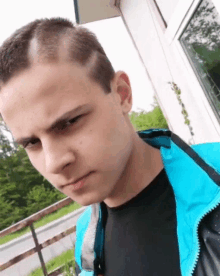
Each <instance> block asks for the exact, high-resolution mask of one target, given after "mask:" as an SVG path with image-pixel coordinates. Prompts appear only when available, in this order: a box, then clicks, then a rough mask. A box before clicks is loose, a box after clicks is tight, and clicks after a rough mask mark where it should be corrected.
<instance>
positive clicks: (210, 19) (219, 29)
mask: <svg viewBox="0 0 220 276" xmlns="http://www.w3.org/2000/svg"><path fill="white" fill-rule="evenodd" d="M180 43H181V45H182V47H183V49H184V51H185V53H186V55H187V57H188V59H189V61H190V63H191V64H192V67H193V69H194V71H195V73H196V75H197V77H198V79H199V81H200V83H201V85H202V88H203V90H204V92H205V95H206V97H207V99H208V101H209V103H210V105H211V107H212V109H213V111H214V113H215V114H216V116H217V119H218V120H219V123H220V15H219V13H218V12H217V10H216V8H215V6H214V4H213V3H212V1H210V0H203V1H201V3H200V5H199V6H198V8H197V9H196V11H195V13H194V15H193V16H192V18H191V19H190V21H189V24H188V25H187V27H186V29H185V30H184V31H183V34H182V35H181V37H180Z"/></svg>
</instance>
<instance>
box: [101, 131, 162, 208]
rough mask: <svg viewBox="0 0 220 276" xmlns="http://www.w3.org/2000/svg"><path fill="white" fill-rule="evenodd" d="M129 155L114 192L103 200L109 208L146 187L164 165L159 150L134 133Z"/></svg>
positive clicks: (124, 201)
mask: <svg viewBox="0 0 220 276" xmlns="http://www.w3.org/2000/svg"><path fill="white" fill-rule="evenodd" d="M133 145H134V146H133V150H132V153H131V156H130V158H129V160H128V163H127V166H126V168H125V171H124V172H123V174H122V177H121V178H120V180H119V181H118V183H117V184H116V186H115V189H114V193H113V194H112V195H111V197H109V198H108V199H106V200H104V202H105V204H106V205H108V206H109V207H110V208H112V207H117V206H120V205H122V204H124V203H126V202H127V201H129V200H130V199H132V198H133V197H135V196H136V195H137V194H139V193H140V192H141V191H142V190H143V189H144V188H146V187H147V186H148V185H149V184H150V183H151V182H152V181H153V179H154V178H155V177H156V176H157V175H158V174H159V173H160V171H161V170H162V169H163V167H164V165H163V162H162V159H161V154H160V150H158V149H156V148H154V147H152V146H150V145H148V144H147V143H145V142H144V141H143V140H142V139H141V138H140V137H139V136H138V134H137V133H136V134H135V135H134V144H133Z"/></svg>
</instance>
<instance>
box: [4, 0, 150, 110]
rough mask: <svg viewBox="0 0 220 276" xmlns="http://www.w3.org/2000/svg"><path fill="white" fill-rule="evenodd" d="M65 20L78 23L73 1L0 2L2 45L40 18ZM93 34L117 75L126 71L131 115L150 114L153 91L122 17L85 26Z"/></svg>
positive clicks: (25, 0)
mask: <svg viewBox="0 0 220 276" xmlns="http://www.w3.org/2000/svg"><path fill="white" fill-rule="evenodd" d="M58 16H59V17H64V18H67V19H70V20H71V21H72V22H73V23H75V12H74V5H73V0H37V1H36V0H31V1H30V0H19V1H17V0H7V1H0V26H2V27H1V30H0V45H1V44H2V43H3V41H4V40H5V39H7V38H8V37H9V36H10V35H11V34H12V33H13V32H14V31H15V30H17V29H19V28H20V27H22V26H23V25H25V24H27V23H29V22H31V21H33V20H35V19H40V18H50V17H58ZM83 26H84V27H86V28H88V29H90V30H91V31H92V32H94V33H95V34H96V36H97V38H98V40H99V41H100V43H101V44H102V46H103V48H104V50H105V52H106V54H107V56H108V57H109V59H110V61H111V63H112V65H113V67H114V69H115V70H116V71H119V70H122V71H125V72H126V73H127V74H128V76H129V78H130V83H131V88H132V95H133V107H132V110H131V111H137V112H138V111H141V110H144V111H151V110H152V109H153V106H152V104H153V103H154V99H153V96H154V91H153V89H152V86H151V83H150V81H149V79H148V76H147V74H146V72H145V68H144V66H143V64H142V62H141V60H140V58H139V56H138V53H137V51H136V49H135V47H134V45H133V42H132V40H131V38H130V36H129V34H128V32H127V30H126V27H125V26H124V23H123V21H122V19H121V18H120V17H115V18H110V19H106V20H100V21H95V22H91V23H87V24H83Z"/></svg>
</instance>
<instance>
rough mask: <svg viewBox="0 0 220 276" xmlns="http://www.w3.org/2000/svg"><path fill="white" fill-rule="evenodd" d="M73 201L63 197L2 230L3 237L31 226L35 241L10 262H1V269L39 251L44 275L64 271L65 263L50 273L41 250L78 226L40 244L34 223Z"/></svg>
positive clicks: (55, 275) (48, 275)
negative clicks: (32, 245) (30, 247)
mask: <svg viewBox="0 0 220 276" xmlns="http://www.w3.org/2000/svg"><path fill="white" fill-rule="evenodd" d="M72 202H73V200H72V199H71V198H69V197H68V198H65V199H62V200H60V201H59V202H56V203H55V204H53V205H50V206H49V207H47V208H45V209H43V210H41V211H39V212H37V213H35V214H33V215H31V216H29V217H27V218H26V219H24V220H21V221H19V222H17V223H16V224H14V225H12V226H10V227H8V228H6V229H4V230H2V231H0V237H3V236H6V235H8V234H10V233H13V232H16V231H18V230H20V229H22V228H24V227H27V226H29V227H30V229H31V233H32V237H33V239H34V243H35V247H34V248H32V249H29V250H27V251H26V252H24V253H22V254H19V255H17V256H16V257H14V258H13V259H11V260H9V261H8V262H6V263H4V264H1V265H0V271H3V270H5V269H7V268H9V267H10V266H12V265H14V264H16V263H18V262H20V261H22V260H24V259H25V258H27V257H29V256H31V255H33V254H35V253H38V257H39V259H40V263H41V267H42V270H43V274H44V276H57V275H59V274H60V273H61V272H62V270H63V268H64V267H65V264H64V265H63V266H61V267H59V268H57V269H56V270H54V271H53V272H51V273H49V274H48V272H47V269H46V266H45V262H44V259H43V255H42V252H41V250H42V249H43V248H45V247H47V246H49V245H51V244H53V243H55V242H57V241H59V240H61V239H62V238H64V237H66V236H68V235H70V234H71V233H73V232H75V231H76V226H73V227H71V228H69V229H67V230H66V231H64V232H62V233H60V234H58V235H56V236H54V237H52V238H50V239H48V240H46V241H44V242H43V243H41V244H39V242H38V239H37V235H36V232H35V229H34V225H33V223H34V222H35V221H37V220H39V219H40V218H42V217H44V216H45V215H48V214H51V213H52V212H54V211H56V210H58V209H60V208H62V207H64V206H66V205H69V204H70V203H72Z"/></svg>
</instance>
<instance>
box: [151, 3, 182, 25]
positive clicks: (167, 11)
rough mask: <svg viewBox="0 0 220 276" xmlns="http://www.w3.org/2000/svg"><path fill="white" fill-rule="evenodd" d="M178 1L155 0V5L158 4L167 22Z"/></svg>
mask: <svg viewBox="0 0 220 276" xmlns="http://www.w3.org/2000/svg"><path fill="white" fill-rule="evenodd" d="M179 1H180V0H156V2H157V5H158V6H159V9H160V11H161V13H162V14H163V17H164V19H165V21H166V22H167V23H169V21H170V19H171V17H172V14H173V12H174V10H175V7H176V6H177V4H178V2H179Z"/></svg>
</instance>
